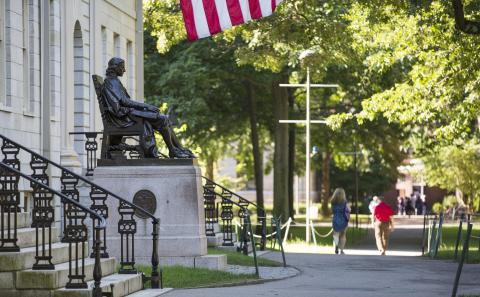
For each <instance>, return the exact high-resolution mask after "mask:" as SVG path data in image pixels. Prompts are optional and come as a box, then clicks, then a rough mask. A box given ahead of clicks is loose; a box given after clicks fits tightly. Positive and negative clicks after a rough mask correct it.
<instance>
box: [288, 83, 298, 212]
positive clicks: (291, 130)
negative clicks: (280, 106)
mask: <svg viewBox="0 0 480 297" xmlns="http://www.w3.org/2000/svg"><path fill="white" fill-rule="evenodd" d="M294 104H295V98H294V97H293V94H292V92H288V106H289V108H290V110H291V111H293V106H294ZM288 126H289V127H288V209H289V211H290V217H291V218H292V219H294V217H295V207H294V206H293V200H294V191H293V190H294V189H293V179H294V177H295V134H296V132H297V131H296V128H297V126H295V125H288Z"/></svg>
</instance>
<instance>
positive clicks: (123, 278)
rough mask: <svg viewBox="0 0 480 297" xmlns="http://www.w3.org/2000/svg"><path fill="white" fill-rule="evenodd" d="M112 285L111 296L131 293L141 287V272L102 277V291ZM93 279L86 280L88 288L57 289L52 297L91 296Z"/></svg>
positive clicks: (107, 289)
mask: <svg viewBox="0 0 480 297" xmlns="http://www.w3.org/2000/svg"><path fill="white" fill-rule="evenodd" d="M110 285H113V297H123V296H127V295H129V294H133V293H135V292H138V291H140V290H141V289H142V287H143V285H142V275H141V274H139V273H138V274H112V275H109V276H106V277H102V281H101V284H100V287H101V288H102V291H103V292H111V286H110ZM92 288H93V281H89V282H88V289H66V288H62V289H58V290H55V291H54V293H53V295H52V296H53V297H92Z"/></svg>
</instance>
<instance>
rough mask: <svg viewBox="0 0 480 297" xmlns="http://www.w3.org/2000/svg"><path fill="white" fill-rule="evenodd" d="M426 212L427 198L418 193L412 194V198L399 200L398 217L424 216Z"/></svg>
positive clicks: (399, 198) (400, 198)
mask: <svg viewBox="0 0 480 297" xmlns="http://www.w3.org/2000/svg"><path fill="white" fill-rule="evenodd" d="M425 211H426V204H425V197H421V196H420V195H419V194H418V193H414V194H412V195H411V196H410V197H400V196H399V197H398V198H397V214H398V215H401V216H403V215H407V216H411V215H422V214H424V213H425Z"/></svg>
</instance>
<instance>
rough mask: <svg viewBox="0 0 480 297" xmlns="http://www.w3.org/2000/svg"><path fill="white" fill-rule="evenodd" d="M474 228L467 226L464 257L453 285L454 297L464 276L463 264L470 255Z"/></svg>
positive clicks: (461, 259)
mask: <svg viewBox="0 0 480 297" xmlns="http://www.w3.org/2000/svg"><path fill="white" fill-rule="evenodd" d="M472 227H473V224H472V223H470V222H469V223H468V226H467V234H466V237H465V241H464V242H463V250H462V257H461V258H460V262H459V263H458V268H457V274H456V275H455V282H454V283H453V290H452V297H456V296H457V290H458V283H459V282H460V275H461V274H462V269H463V262H464V261H465V256H466V255H467V253H468V247H469V243H470V235H471V234H472Z"/></svg>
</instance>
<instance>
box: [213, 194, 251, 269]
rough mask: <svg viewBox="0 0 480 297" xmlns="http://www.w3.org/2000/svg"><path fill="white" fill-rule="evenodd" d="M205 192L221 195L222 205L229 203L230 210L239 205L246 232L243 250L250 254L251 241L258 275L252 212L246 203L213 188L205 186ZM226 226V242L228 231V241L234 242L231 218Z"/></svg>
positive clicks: (243, 227) (243, 238)
mask: <svg viewBox="0 0 480 297" xmlns="http://www.w3.org/2000/svg"><path fill="white" fill-rule="evenodd" d="M205 193H206V194H207V195H211V196H215V197H219V198H220V199H221V200H222V205H223V204H228V205H229V209H230V210H231V209H232V208H233V206H236V207H238V209H239V212H241V213H242V216H241V217H240V219H241V224H242V230H244V234H243V235H242V246H243V249H242V250H243V251H244V253H245V254H248V243H249V242H251V244H252V251H253V258H254V262H255V272H256V274H257V276H258V263H257V251H256V246H255V238H254V236H253V234H254V233H253V229H252V222H251V218H250V212H249V210H248V208H246V207H245V206H244V205H241V204H240V203H238V202H235V201H233V200H232V199H231V198H230V197H228V196H222V194H219V193H216V192H214V191H213V189H211V188H208V187H205V188H204V194H205ZM231 214H233V212H231V211H230V212H229V213H228V214H227V216H230V215H231ZM222 217H223V213H222ZM225 226H227V228H228V232H224V242H225V238H226V237H225V234H226V233H228V234H227V235H226V236H227V239H229V241H228V242H229V243H230V242H232V238H233V235H232V233H233V228H232V222H231V220H230V221H229V223H228V225H224V226H223V227H225ZM224 230H227V229H224ZM232 244H233V242H232Z"/></svg>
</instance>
